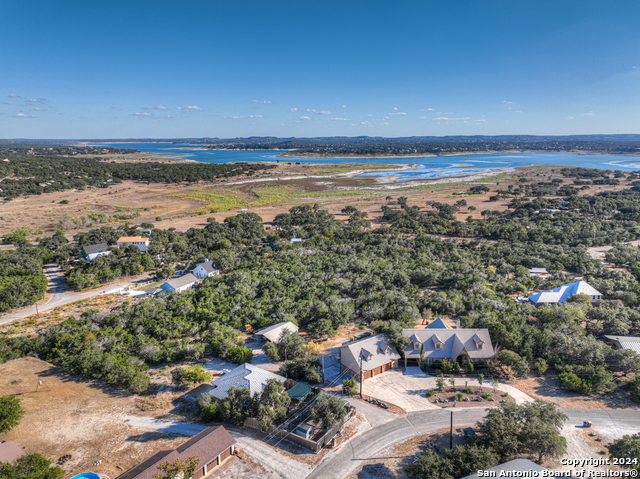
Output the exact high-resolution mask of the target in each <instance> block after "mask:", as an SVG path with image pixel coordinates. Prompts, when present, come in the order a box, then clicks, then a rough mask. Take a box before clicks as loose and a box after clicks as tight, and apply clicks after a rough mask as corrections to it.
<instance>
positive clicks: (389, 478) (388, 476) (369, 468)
mask: <svg viewBox="0 0 640 479" xmlns="http://www.w3.org/2000/svg"><path fill="white" fill-rule="evenodd" d="M357 477H358V479H372V478H374V477H375V478H376V479H397V478H398V477H399V475H398V474H396V473H395V472H394V471H392V470H391V469H389V468H388V467H387V465H386V464H384V463H382V462H376V463H375V464H365V465H364V466H362V469H361V470H360V472H358V476H357Z"/></svg>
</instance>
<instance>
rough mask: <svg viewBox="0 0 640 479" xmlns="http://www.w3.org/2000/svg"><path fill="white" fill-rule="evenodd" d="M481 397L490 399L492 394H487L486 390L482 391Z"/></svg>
mask: <svg viewBox="0 0 640 479" xmlns="http://www.w3.org/2000/svg"><path fill="white" fill-rule="evenodd" d="M482 397H483V398H485V399H487V400H489V399H491V398H492V397H493V396H492V395H491V394H489V393H488V392H484V393H482Z"/></svg>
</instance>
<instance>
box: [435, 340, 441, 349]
mask: <svg viewBox="0 0 640 479" xmlns="http://www.w3.org/2000/svg"><path fill="white" fill-rule="evenodd" d="M441 348H442V343H441V342H440V341H438V342H437V343H436V349H441Z"/></svg>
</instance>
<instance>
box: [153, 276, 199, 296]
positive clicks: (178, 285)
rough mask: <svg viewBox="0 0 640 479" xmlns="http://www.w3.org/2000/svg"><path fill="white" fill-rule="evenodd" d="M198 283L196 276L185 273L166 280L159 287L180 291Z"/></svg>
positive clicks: (170, 290) (164, 289)
mask: <svg viewBox="0 0 640 479" xmlns="http://www.w3.org/2000/svg"><path fill="white" fill-rule="evenodd" d="M197 283H198V278H196V277H195V276H194V275H192V274H185V275H184V276H180V277H179V278H173V279H170V280H169V281H166V282H165V283H163V284H162V285H161V286H160V289H161V290H163V291H167V292H176V293H181V292H183V291H185V290H187V289H191V288H193V286H194V285H195V284H197Z"/></svg>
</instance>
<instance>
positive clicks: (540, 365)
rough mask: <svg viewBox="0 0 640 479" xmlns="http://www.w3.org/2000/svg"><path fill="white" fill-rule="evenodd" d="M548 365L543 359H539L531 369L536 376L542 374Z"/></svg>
mask: <svg viewBox="0 0 640 479" xmlns="http://www.w3.org/2000/svg"><path fill="white" fill-rule="evenodd" d="M548 368H549V365H548V364H547V362H546V361H545V360H544V359H540V360H539V361H537V362H536V363H535V364H534V365H533V370H534V371H535V372H536V374H537V375H538V376H544V373H545V372H547V369H548Z"/></svg>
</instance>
